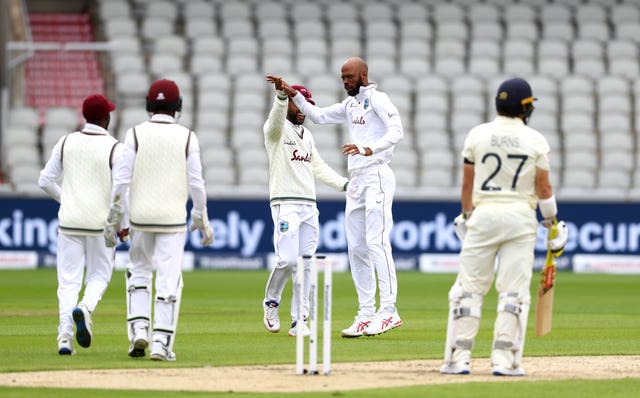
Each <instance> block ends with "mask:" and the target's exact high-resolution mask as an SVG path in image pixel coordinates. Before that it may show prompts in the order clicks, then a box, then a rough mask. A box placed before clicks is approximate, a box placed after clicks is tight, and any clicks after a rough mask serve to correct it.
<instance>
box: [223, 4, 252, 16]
mask: <svg viewBox="0 0 640 398" xmlns="http://www.w3.org/2000/svg"><path fill="white" fill-rule="evenodd" d="M219 7H220V17H221V18H222V19H223V20H228V19H249V18H250V17H251V8H250V5H249V3H244V2H236V1H225V2H221V3H220V6H219Z"/></svg>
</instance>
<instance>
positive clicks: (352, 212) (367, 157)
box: [284, 58, 404, 337]
mask: <svg viewBox="0 0 640 398" xmlns="http://www.w3.org/2000/svg"><path fill="white" fill-rule="evenodd" d="M342 82H343V84H344V88H345V90H346V91H347V94H349V97H348V98H346V99H345V100H343V101H342V102H341V103H337V104H334V105H331V106H329V107H325V108H319V107H316V106H315V105H313V104H310V103H308V102H307V101H306V100H305V98H304V96H303V95H302V94H301V93H298V92H297V91H296V90H294V89H293V88H292V87H288V86H285V87H284V89H285V92H286V93H287V95H289V96H290V97H292V98H293V101H294V103H295V104H296V105H297V106H298V108H300V110H301V112H302V113H304V114H305V115H307V117H308V118H309V119H311V121H313V122H314V123H319V124H327V123H347V126H348V128H349V137H350V140H351V142H350V143H347V144H345V145H343V147H342V152H343V153H344V154H345V155H348V169H349V177H350V178H349V189H348V191H347V199H346V208H345V224H346V234H347V244H348V252H349V264H350V266H351V275H352V277H353V282H354V284H355V287H356V291H357V293H358V302H359V309H358V314H357V315H356V316H355V320H354V322H353V324H352V325H351V326H349V327H348V328H346V329H344V330H343V331H342V336H343V337H360V336H362V335H376V334H380V333H384V332H387V331H389V330H391V329H393V328H396V327H398V326H400V325H402V320H401V319H400V316H399V315H398V311H397V309H396V300H397V295H398V282H397V279H396V268H395V264H394V262H393V257H392V254H391V243H390V241H389V234H390V232H391V227H392V226H393V216H392V213H391V205H392V202H393V195H394V194H395V190H396V179H395V176H394V174H393V171H392V170H391V168H390V167H389V162H390V161H391V159H392V158H393V148H394V146H395V144H396V143H398V142H399V141H400V140H401V139H402V137H403V134H404V133H403V129H402V122H401V121H400V115H399V113H398V109H397V108H396V107H395V106H394V105H393V104H392V103H391V100H390V99H389V97H388V96H387V95H386V94H385V93H383V92H381V91H378V90H377V85H376V83H374V82H369V78H368V67H367V64H366V62H365V61H364V60H362V59H361V58H350V59H348V60H347V61H346V62H345V63H344V64H343V65H342ZM376 274H377V276H378V283H377V284H378V286H377V287H378V290H379V292H380V308H379V311H378V312H377V313H376Z"/></svg>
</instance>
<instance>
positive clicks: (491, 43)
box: [469, 37, 501, 59]
mask: <svg viewBox="0 0 640 398" xmlns="http://www.w3.org/2000/svg"><path fill="white" fill-rule="evenodd" d="M500 54H501V49H500V44H499V43H498V41H496V40H488V39H480V38H475V37H474V39H473V40H471V41H470V42H469V57H470V58H471V59H473V58H475V57H494V58H496V59H499V58H500Z"/></svg>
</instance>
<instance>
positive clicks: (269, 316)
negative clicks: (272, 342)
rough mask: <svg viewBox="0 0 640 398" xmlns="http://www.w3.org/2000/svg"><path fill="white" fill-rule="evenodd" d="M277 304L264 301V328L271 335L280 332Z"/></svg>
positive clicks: (271, 301)
mask: <svg viewBox="0 0 640 398" xmlns="http://www.w3.org/2000/svg"><path fill="white" fill-rule="evenodd" d="M278 306H279V304H278V302H277V301H273V300H270V301H265V302H264V304H263V307H264V318H263V322H264V327H266V328H267V330H268V331H270V332H271V333H278V332H279V331H280V318H279V316H278Z"/></svg>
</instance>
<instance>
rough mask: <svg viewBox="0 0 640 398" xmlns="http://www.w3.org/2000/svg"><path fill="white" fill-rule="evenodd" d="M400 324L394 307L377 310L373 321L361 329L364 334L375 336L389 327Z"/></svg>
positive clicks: (392, 327) (400, 321)
mask: <svg viewBox="0 0 640 398" xmlns="http://www.w3.org/2000/svg"><path fill="white" fill-rule="evenodd" d="M401 325H402V319H400V315H398V311H397V310H396V309H395V308H394V309H392V310H390V309H384V310H380V311H378V313H377V314H376V316H375V318H374V319H373V322H371V324H370V325H369V327H368V328H366V329H365V330H363V331H362V333H363V334H364V335H365V336H375V335H377V334H382V333H386V332H388V331H389V330H391V329H395V328H397V327H398V326H401Z"/></svg>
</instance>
